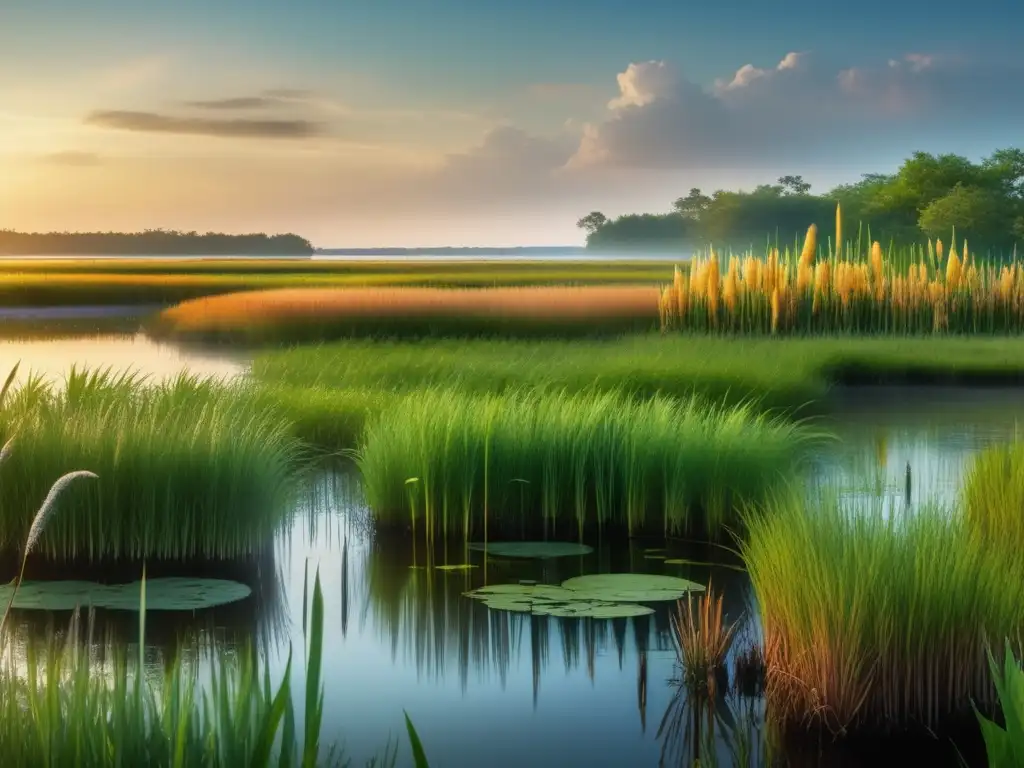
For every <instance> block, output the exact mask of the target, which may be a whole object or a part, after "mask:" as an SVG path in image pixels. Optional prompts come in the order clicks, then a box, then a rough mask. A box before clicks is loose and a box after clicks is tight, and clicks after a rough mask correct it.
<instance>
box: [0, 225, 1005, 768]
mask: <svg viewBox="0 0 1024 768" xmlns="http://www.w3.org/2000/svg"><path fill="white" fill-rule="evenodd" d="M809 237H810V235H809ZM954 253H955V252H954ZM913 255H914V258H915V259H916V258H917V256H918V255H920V256H921V257H922V260H923V262H919V261H917V260H915V261H911V260H909V259H904V260H903V261H900V262H898V264H899V266H896V264H897V262H896V261H895V260H894V261H893V262H892V264H893V266H889V265H890V262H889V261H888V258H889V257H888V255H886V260H885V261H883V262H881V266H877V264H878V259H879V256H878V254H876V253H875V252H874V250H873V249H870V248H866V249H864V250H863V252H858V251H857V250H856V249H855V248H852V247H851V248H848V249H845V250H844V255H843V256H842V257H840V255H839V254H836V253H830V252H827V251H824V250H822V249H821V248H820V247H819V246H817V245H815V247H814V249H813V253H811V256H810V257H805V256H804V254H803V253H797V252H794V253H792V254H791V255H790V256H789V257H788V258H787V255H786V254H785V253H783V254H781V255H780V254H773V253H768V254H767V255H766V256H764V257H763V258H761V257H760V256H758V257H757V265H756V266H750V262H747V261H745V259H747V258H748V257H749V258H753V257H752V256H750V255H749V254H748V255H740V256H737V257H736V259H735V260H731V259H729V258H726V257H722V258H721V260H720V261H718V257H717V256H712V255H710V254H706V255H705V256H704V257H699V258H697V259H695V260H694V261H693V262H692V264H690V265H689V266H687V265H683V266H682V267H681V268H680V269H679V270H676V269H675V268H674V267H673V265H671V264H668V263H654V262H650V263H647V262H636V263H626V262H622V263H620V262H611V261H606V262H592V263H586V262H573V263H571V264H553V263H537V264H522V263H514V264H488V263H458V264H455V263H450V264H449V263H443V264H427V265H424V264H416V265H415V266H410V265H407V264H396V263H388V262H383V261H382V262H380V263H369V262H367V263H338V262H330V263H323V262H314V261H310V262H300V261H295V262H294V263H293V262H291V261H284V260H239V261H237V262H230V261H228V260H222V262H223V263H220V262H218V263H207V262H202V261H196V262H187V263H186V262H184V261H171V260H157V261H152V262H143V261H142V260H130V261H124V262H118V261H116V260H103V261H83V262H73V261H68V262H66V263H65V262H52V263H50V264H42V263H34V262H30V261H27V260H26V261H24V262H9V263H7V264H0V273H2V274H0V284H2V285H3V286H4V287H3V288H2V290H0V305H2V306H0V309H3V310H4V312H6V313H7V314H3V313H0V326H3V328H4V331H5V333H4V334H3V338H2V339H0V369H2V373H3V374H4V375H6V373H7V372H8V371H11V372H12V374H11V376H10V377H9V379H8V381H7V385H6V386H5V388H4V392H3V397H2V400H0V445H4V448H3V454H2V458H0V549H2V550H3V551H4V553H5V558H4V560H3V561H2V562H4V563H6V564H7V565H6V566H5V567H4V568H3V570H4V572H5V573H6V574H7V575H6V576H2V577H0V578H2V580H3V581H4V582H8V581H9V583H6V584H5V586H3V587H0V593H2V594H0V597H2V598H4V599H3V604H4V607H5V608H7V610H6V611H5V613H4V615H3V619H2V624H0V635H2V637H3V641H4V647H3V649H2V654H0V656H2V659H3V660H2V661H0V708H2V709H3V712H4V717H3V718H0V720H2V725H0V748H3V749H5V750H6V752H7V753H8V754H10V755H11V756H12V759H15V758H16V759H17V761H18V764H25V765H47V766H50V765H52V766H57V765H66V764H81V765H118V764H121V765H129V764H131V765H136V764H142V763H145V764H150V765H168V766H170V765H175V766H179V765H180V766H200V765H203V766H205V765H216V766H231V765H259V766H266V765H271V764H274V765H303V766H314V765H344V764H351V765H363V764H375V765H400V766H405V765H416V766H417V768H418V767H419V766H420V765H434V766H442V767H443V766H456V767H459V766H467V767H468V766H478V765H485V764H486V765H492V766H498V767H499V768H504V767H505V766H509V767H511V766H518V765H523V764H534V765H538V766H547V765H551V766H563V765H566V766H575V765H580V766H583V765H586V766H609V767H610V766H622V765H651V766H656V765H687V766H694V765H701V766H707V765H721V766H730V765H743V766H776V765H779V766H781V765H792V766H811V765H815V766H818V765H820V766H832V765H843V766H845V765H850V766H859V765H868V764H871V765H879V764H881V765H903V764H905V763H904V762H903V761H902V760H903V756H904V755H905V754H906V753H907V752H906V750H908V749H912V750H914V754H915V755H916V756H918V757H919V758H920V759H922V760H924V761H925V762H926V763H927V764H929V765H951V766H953V765H963V764H967V765H971V766H974V765H977V766H997V765H998V766H1001V765H1009V764H1012V763H1005V762H999V760H1000V759H1004V758H1000V755H1007V754H1013V753H1014V752H1013V750H1015V749H1020V748H1022V747H1021V744H1024V742H1022V741H1021V739H1022V731H1021V728H1020V724H1019V722H1018V721H1017V720H1016V719H1015V715H1014V712H1016V709H1015V707H1019V702H1020V699H1021V696H1024V685H1022V683H1021V680H1022V677H1021V673H1020V671H1019V666H1018V665H1017V661H1016V660H1017V659H1020V658H1022V657H1024V649H1022V648H1021V647H1020V637H1021V636H1022V634H1021V633H1022V631H1024V595H1021V594H1020V592H1021V587H1020V585H1021V584H1024V572H1022V566H1021V559H1020V557H1019V548H1020V545H1021V543H1024V522H1022V520H1024V517H1022V516H1021V514H1020V509H1021V504H1022V499H1024V458H1022V455H1024V448H1022V446H1024V441H1022V440H1021V438H1020V436H1019V434H1018V429H1017V423H1018V421H1019V420H1020V419H1021V418H1022V417H1024V387H1022V384H1024V342H1022V341H1021V340H1020V338H1019V337H1018V336H1016V335H1015V333H1014V332H1012V329H1013V327H1014V325H1013V323H1014V322H1016V321H1015V320H1014V319H1013V318H1015V317H1016V315H1015V314H1014V313H1015V312H1017V311H1018V310H1017V306H1018V304H1017V303H1016V302H1017V296H1018V293H1017V291H1018V288H1017V283H1016V280H1017V272H1016V271H1009V272H1004V271H1002V270H1003V269H1004V266H1005V265H999V266H998V267H997V266H995V265H989V264H986V263H985V262H984V261H983V260H979V261H977V262H975V261H974V259H973V257H971V255H970V254H967V256H966V258H961V257H960V256H959V255H957V258H958V262H957V267H956V270H954V271H955V275H954V274H953V272H951V270H950V268H949V267H948V263H949V254H948V251H947V252H946V258H945V260H944V261H943V262H942V263H941V264H940V263H939V261H938V257H939V256H938V255H937V254H936V253H935V248H934V246H933V247H932V248H931V249H930V250H929V249H921V251H920V252H917V251H915V252H914V254H913ZM909 263H913V265H914V271H913V281H916V282H913V281H911V278H910V277H908V276H907V275H906V274H905V271H906V269H907V267H906V264H909ZM919 263H924V265H925V266H924V268H923V271H921V269H920V268H919V267H918V264H919ZM709 264H713V266H709ZM780 265H781V266H780ZM818 265H829V266H828V268H827V270H825V269H819V268H818ZM964 265H966V266H964ZM972 268H973V269H974V272H973V273H972V272H971V269H972ZM1007 269H1012V270H1015V269H1016V265H1009V267H1007ZM808 270H810V271H809V272H808ZM823 271H828V272H829V274H828V275H827V277H828V280H827V281H826V280H825V278H824V277H822V276H821V272H823ZM1007 274H1009V275H1010V277H1005V275H1007ZM801 275H803V277H801ZM808 275H809V276H808ZM816 275H817V277H815V276H816ZM951 275H952V276H951ZM840 276H841V277H840ZM900 280H902V281H904V282H899V281H900ZM961 280H962V282H960V281H961ZM5 281H7V282H5ZM798 283H799V284H800V288H799V289H798V287H797V285H798ZM780 286H785V288H780ZM929 286H933V287H929ZM934 286H938V287H934ZM406 287H408V288H409V289H410V290H415V291H417V293H415V294H412V293H409V292H403V291H404V290H405V288H406ZM349 289H358V290H359V291H361V293H359V294H356V293H354V292H348V293H347V292H346V291H348V290H349ZM940 289H941V294H940ZM282 290H283V291H286V293H285V294H284V295H283V297H282V294H281V293H280V291H282ZM4 291H7V292H8V293H9V295H8V293H5V292H4ZM76 291H78V293H75V292H76ZM132 291H135V292H132ZM323 291H328V292H329V293H327V294H325V293H323ZM800 291H803V292H804V293H800ZM913 291H918V293H913ZM314 292H316V293H314ZM128 296H131V298H130V299H128V298H126V297H128ZM923 296H931V298H929V299H928V303H927V306H925V304H921V303H920V302H919V303H918V304H914V301H918V300H919V299H920V300H921V301H924V300H923V299H921V297H923ZM410 297H412V298H410ZM914 297H917V298H914ZM193 300H195V301H193ZM177 302H183V303H181V304H177ZM360 302H361V303H360ZM802 302H803V303H802ZM844 302H845V303H844ZM174 304H177V306H171V305H174ZM357 305H358V311H357V310H356V309H355V308H354V307H356V306H357ZM103 306H105V313H101V315H99V316H97V315H96V314H95V313H94V314H93V316H91V317H84V318H83V317H79V318H77V320H76V319H75V316H74V312H73V311H71V310H74V309H75V308H76V307H93V308H96V307H103ZM553 306H554V307H556V308H557V312H556V311H555V310H554V309H552V307H553ZM815 307H817V309H815ZM254 308H262V309H263V310H265V311H264V313H263V314H262V315H260V314H259V313H258V312H255V311H254ZM58 309H59V310H60V311H59V312H58V311H56V310H58ZM26 310H32V312H28V313H26ZM815 312H821V313H822V314H818V315H816V314H815ZM33 313H34V314H33ZM328 315H330V318H331V321H330V322H326V321H325V317H327V316H328ZM773 315H774V316H775V317H774V320H773ZM250 316H251V318H252V319H251V321H246V318H247V317H250ZM356 317H357V318H358V323H356V322H355V321H354V320H353V318H356ZM69 318H70V319H69ZM801 318H805V319H801ZM815 318H819V319H817V320H816V319H815ZM936 318H942V322H941V323H940V322H938V321H937V320H936ZM8 319H9V320H10V321H11V322H10V323H8ZM612 319H614V322H613V321H612ZM72 320H74V322H72ZM498 320H500V322H498ZM399 321H400V322H399ZM460 322H461V325H460ZM616 323H625V325H616ZM634 323H639V325H635V324H634ZM538 324H541V325H544V327H545V331H546V332H545V333H543V334H537V333H535V331H536V329H537V327H538ZM399 325H401V329H402V332H401V333H399V332H397V331H396V329H397V328H399ZM926 326H927V329H926ZM581 330H585V331H586V332H580V331H581ZM538 336H542V337H543V338H538ZM69 473H71V474H69ZM55 483H56V485H55ZM1007 713H1008V714H1007ZM595 733H600V734H601V738H600V739H597V738H595V735H594V734H595ZM115 754H116V755H117V756H119V757H112V755H115ZM118 759H120V760H121V762H120V763H119V762H117V760H118ZM69 761H70V763H69Z"/></svg>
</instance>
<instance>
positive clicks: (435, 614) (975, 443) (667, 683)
mask: <svg viewBox="0 0 1024 768" xmlns="http://www.w3.org/2000/svg"><path fill="white" fill-rule="evenodd" d="M17 360H21V361H22V364H23V366H24V367H25V368H27V369H32V370H35V371H38V372H40V373H43V374H45V375H47V376H54V377H57V376H59V375H60V374H62V373H63V372H64V371H66V370H67V368H68V366H70V365H71V364H77V365H89V366H98V365H104V366H106V365H109V366H111V367H113V368H124V367H132V368H135V369H137V370H139V371H141V372H143V373H147V374H151V375H152V376H154V377H163V376H169V375H174V374H176V373H178V372H179V371H181V370H186V369H187V370H190V371H192V372H194V373H199V374H204V375H207V374H209V375H218V376H226V377H230V376H235V375H239V374H242V373H244V370H245V359H244V358H242V357H241V356H229V355H225V354H222V353H221V352H219V351H218V352H217V353H216V354H214V353H210V352H204V351H202V350H198V349H191V350H187V349H182V348H178V347H174V346H168V345H159V344H155V343H152V342H150V341H148V340H146V339H144V338H142V337H140V336H137V335H131V334H128V335H116V336H96V337H91V338H84V339H83V338H77V339H75V338H65V339H55V340H39V339H33V340H27V341H10V340H9V341H3V342H0V370H6V369H7V368H8V367H9V366H10V365H12V364H13V363H14V362H15V361H17ZM832 397H833V404H832V405H833V408H832V412H833V414H834V415H833V416H831V417H829V418H828V419H827V420H825V421H823V422H822V423H821V426H823V427H825V428H828V429H829V430H831V431H832V432H833V433H834V434H835V435H836V436H837V440H836V442H835V443H834V444H832V445H831V446H830V447H829V448H828V450H827V451H825V452H824V453H823V454H822V455H821V456H820V457H819V458H818V461H817V466H816V472H815V474H816V475H817V476H819V477H823V476H827V477H829V478H831V479H834V480H835V481H837V482H838V483H839V484H840V485H841V486H842V487H843V488H844V490H846V491H848V492H850V493H860V492H865V490H867V491H872V490H876V489H879V488H880V489H882V490H883V491H885V492H887V493H889V494H890V495H891V496H892V497H893V498H898V497H899V495H900V494H902V493H904V488H905V476H906V469H907V465H908V463H909V465H910V467H911V470H912V476H913V484H914V488H915V491H914V493H915V494H920V495H921V496H933V497H936V498H938V499H939V500H947V501H948V500H951V499H953V498H954V497H955V494H956V492H957V489H958V488H959V484H960V479H961V477H962V473H963V470H964V465H965V461H966V459H967V458H968V457H969V456H970V455H971V454H972V453H974V452H976V451H977V450H978V449H979V448H981V447H983V446H986V445H990V444H993V443H997V442H1001V441H1005V440H1009V439H1011V438H1012V437H1013V435H1014V432H1015V429H1016V422H1017V420H1024V391H1022V390H984V391H983V392H972V391H969V390H963V389H918V390H911V389H899V390H897V389H885V388H877V389H871V388H861V389H857V390H855V391H838V392H835V393H834V394H833V395H832ZM865 474H866V475H867V476H869V477H870V478H871V480H870V483H871V485H872V487H871V488H869V489H865V488H863V485H864V483H865V481H864V479H863V478H864V477H865ZM297 512H298V514H297V515H296V520H295V522H294V524H293V527H292V529H291V530H290V531H289V532H288V533H287V534H286V535H283V536H281V537H280V539H279V540H278V541H276V542H275V543H274V545H273V546H272V547H269V548H268V550H267V551H266V552H265V553H262V554H261V555H260V556H259V557H255V558H252V561H251V562H246V563H238V564H231V565H224V566H216V567H211V572H205V573H202V574H199V573H193V575H211V576H213V575H217V576H221V577H225V578H236V579H238V580H241V581H245V582H246V583H248V584H250V585H251V586H253V588H254V596H253V597H252V598H250V599H249V600H246V601H243V603H241V604H236V605H235V606H229V607H225V608H222V609H215V610H214V611H207V612H203V613H202V614H198V615H192V616H186V617H179V616H174V617H168V616H167V615H166V614H165V615H163V616H157V615H152V618H151V619H150V620H149V629H148V634H147V643H148V644H149V645H150V646H152V647H151V648H150V649H149V652H150V655H166V654H170V653H171V652H172V651H173V650H175V649H182V648H188V647H191V646H190V644H193V645H194V644H195V642H196V641H197V638H198V639H202V640H203V641H204V642H205V643H206V644H207V645H210V644H212V645H215V646H218V647H231V646H233V645H237V644H238V643H240V642H242V641H245V640H252V641H254V642H255V643H256V644H257V647H258V648H259V649H260V651H261V652H262V653H264V654H266V656H267V658H268V659H269V661H270V664H271V669H272V671H273V672H274V674H276V675H280V674H281V673H282V671H283V668H284V664H285V661H286V657H287V652H288V648H289V645H291V646H292V647H293V648H294V649H295V652H296V653H297V654H300V657H301V653H302V648H303V636H302V608H303V586H304V580H305V574H306V573H307V571H308V573H309V574H310V578H312V574H313V573H314V571H315V570H316V569H319V574H320V578H321V580H322V584H323V590H324V596H325V648H326V649H327V651H326V657H325V660H324V672H323V674H324V681H325V718H324V726H325V740H326V741H327V742H330V741H334V740H337V741H339V742H341V743H342V744H343V746H344V747H345V750H346V753H347V755H348V756H349V757H351V758H352V759H353V760H354V764H356V765H360V764H362V763H363V761H365V760H366V759H367V758H369V757H371V756H373V755H374V754H376V753H378V752H379V751H380V750H381V748H382V747H383V746H384V745H385V744H386V743H387V742H388V740H389V739H393V740H398V739H401V748H402V751H401V753H400V760H399V764H400V765H408V764H409V759H410V758H409V753H408V748H407V746H406V742H405V738H404V726H403V720H402V713H403V710H405V711H406V712H408V714H409V716H410V717H411V718H412V720H413V722H414V723H415V724H416V727H417V729H418V731H419V733H420V737H421V738H422V740H423V742H424V745H425V747H426V749H427V752H428V755H429V757H430V759H431V764H432V765H435V766H441V767H442V768H446V767H448V768H462V767H466V768H469V767H470V766H492V767H493V768H506V767H508V768H511V767H512V766H522V765H531V766H536V767H537V768H541V767H545V766H552V767H554V766H580V767H581V768H582V767H583V766H587V767H590V768H604V767H607V768H612V767H615V768H619V767H622V766H659V765H673V766H674V765H683V764H689V763H687V762H686V760H687V759H689V760H691V761H692V759H693V749H694V743H695V741H696V740H695V738H694V735H693V733H692V725H693V720H692V716H691V714H690V712H689V711H688V709H687V704H686V700H685V697H680V696H679V695H678V693H679V687H678V685H677V684H676V682H675V681H676V680H677V679H678V676H679V669H678V666H677V662H676V653H675V650H674V648H673V645H672V641H671V636H670V633H669V616H668V613H667V612H666V610H661V611H659V612H657V613H656V614H654V615H653V616H649V617H642V618H639V619H616V620H591V619H586V620H571V619H555V618H541V617H530V616H528V615H523V614H514V613H504V612H489V611H488V609H487V608H486V607H485V606H484V605H482V604H480V603H477V602H475V601H471V600H468V599H466V598H464V597H462V592H463V591H465V590H467V589H470V588H473V587H474V586H477V585H479V584H480V583H482V581H483V579H484V578H485V577H486V578H487V580H488V582H490V583H495V582H512V583H515V581H516V580H519V579H533V580H536V581H539V582H546V583H558V582H559V581H561V580H564V579H566V578H569V577H571V576H575V575H579V574H582V573H593V572H616V571H630V572H652V573H669V574H671V575H676V576H682V577H684V578H689V579H693V580H695V581H700V582H702V583H707V581H708V579H709V578H712V579H713V581H714V584H715V585H716V588H718V589H721V590H724V595H725V611H726V613H727V615H728V617H729V618H730V619H740V620H741V622H743V624H742V626H743V629H741V631H740V636H739V638H738V640H737V642H736V644H735V645H734V648H735V649H737V650H741V649H742V648H744V647H745V645H746V644H748V643H749V642H750V641H751V640H752V639H754V637H755V635H756V624H755V622H753V621H752V620H751V619H750V617H751V616H752V615H753V614H754V612H755V611H754V606H753V605H752V603H751V600H752V598H751V593H750V587H749V583H748V582H747V580H746V577H745V575H744V574H743V573H742V572H739V571H737V570H735V569H732V568H729V567H726V564H722V565H715V566H697V565H683V566H678V565H677V566H668V565H666V564H664V563H662V562H660V561H658V560H654V559H650V558H649V557H648V555H647V553H646V552H645V549H647V548H651V547H663V546H665V544H664V543H663V542H657V541H653V542H644V541H633V542H631V543H630V544H629V545H626V546H618V547H615V548H604V549H599V550H598V551H596V552H595V553H593V554H591V555H587V556H585V557H573V558H562V559H558V560H548V561H497V560H493V559H491V560H489V562H488V564H487V569H486V572H485V570H484V567H483V562H482V557H481V556H479V555H477V554H472V553H471V554H470V562H472V563H475V564H478V565H480V566H481V567H478V568H477V569H475V570H472V571H468V572H450V573H447V574H446V573H445V572H443V571H426V570H423V569H421V568H416V567H413V566H415V565H418V564H421V563H422V558H423V552H422V551H420V552H414V551H413V549H412V548H411V546H407V545H405V544H402V543H396V542H394V541H390V540H389V541H380V540H377V539H376V538H375V537H374V536H373V534H372V531H371V529H370V527H369V525H368V510H367V509H366V506H365V504H364V503H363V500H362V496H361V492H360V488H359V481H358V478H357V477H355V476H354V475H353V474H352V473H351V472H350V471H348V470H345V469H344V468H337V469H324V470H322V471H321V472H320V473H319V474H318V475H316V476H315V477H314V478H312V479H311V480H310V482H309V486H308V488H307V489H306V493H305V494H304V495H303V498H302V501H301V503H300V509H299V510H297ZM669 548H670V553H669V555H670V556H672V555H674V556H677V557H687V558H690V559H693V560H698V561H707V560H709V559H711V558H713V557H714V556H715V555H714V552H713V551H710V550H708V549H705V550H704V551H700V549H698V550H696V551H695V550H693V549H692V547H689V546H686V545H683V544H678V545H677V544H669ZM439 556H440V557H442V558H443V557H444V556H445V555H444V553H443V552H442V553H440V555H439ZM464 560H465V555H464V554H463V553H461V552H450V553H448V561H449V562H451V563H460V562H463V561H464ZM153 575H157V574H156V573H154V574H153ZM29 576H30V578H31V577H32V574H29ZM47 577H49V578H57V577H59V576H57V575H56V574H49V573H48V574H47ZM134 578H137V575H127V574H126V576H125V579H124V580H130V579H134ZM18 620H19V621H21V622H24V623H25V624H23V626H26V625H27V624H31V625H32V626H33V627H37V628H41V627H42V626H44V625H45V623H46V622H47V621H63V620H65V619H63V618H61V617H59V616H56V617H40V616H39V615H38V614H36V615H29V614H27V613H26V612H22V613H21V615H19V617H18ZM119 624H120V626H119ZM110 628H111V631H114V632H115V635H116V636H121V637H123V642H128V643H130V642H133V641H134V636H133V635H132V632H133V629H134V627H133V625H132V620H131V619H116V618H115V617H111V618H110ZM300 669H301V665H300ZM300 678H301V676H300ZM296 682H297V683H299V684H300V685H301V679H299V680H297V681H296ZM729 704H730V710H731V713H732V715H733V717H734V718H735V719H736V720H737V721H738V722H739V723H740V727H741V728H750V729H756V728H757V727H758V725H757V724H758V722H759V720H758V718H757V714H758V712H759V707H760V703H759V701H758V700H757V699H754V698H744V697H742V696H733V697H731V699H730V700H729ZM744 713H748V714H750V717H745V716H744ZM743 723H747V725H743ZM754 735H755V736H756V732H755V734H754ZM705 736H706V734H705ZM755 740H756V739H755ZM733 743H734V740H728V741H727V740H725V739H719V741H718V742H717V746H716V748H715V752H716V753H717V758H718V764H720V765H731V764H733V759H732V757H731V755H730V753H729V751H728V749H729V745H730V744H733ZM708 757H709V755H708V754H705V755H704V762H703V763H702V764H705V765H707V764H711V763H710V761H708V759H707V758H708ZM751 764H760V763H759V762H757V761H754V762H752V763H751ZM807 764H808V765H810V764H814V763H807ZM825 764H829V765H834V764H837V763H835V762H829V763H825ZM848 764H850V765H859V764H860V763H857V762H850V763H848Z"/></svg>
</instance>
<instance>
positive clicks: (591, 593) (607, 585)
mask: <svg viewBox="0 0 1024 768" xmlns="http://www.w3.org/2000/svg"><path fill="white" fill-rule="evenodd" d="M562 587H563V588H564V589H570V590H572V591H573V592H576V593H577V595H579V597H580V599H586V598H590V599H594V600H603V601H605V602H608V603H647V602H660V601H667V600H678V599H679V598H680V597H682V596H683V595H685V594H686V593H688V592H703V591H704V587H703V586H701V585H700V584H697V583H696V582H693V581H687V580H686V579H677V578H676V577H674V576H659V575H651V574H643V573H597V574H593V575H590V576H576V577H575V578H572V579H567V580H566V581H563V582H562Z"/></svg>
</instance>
